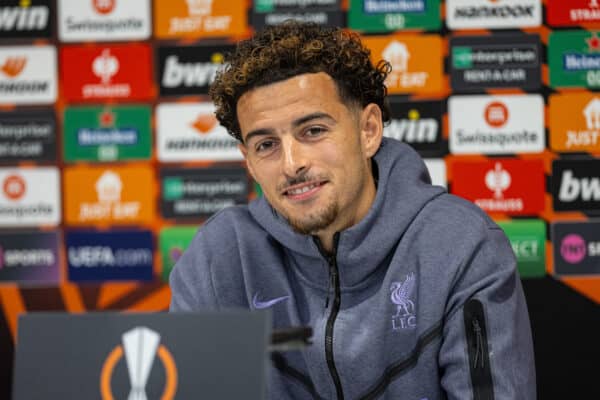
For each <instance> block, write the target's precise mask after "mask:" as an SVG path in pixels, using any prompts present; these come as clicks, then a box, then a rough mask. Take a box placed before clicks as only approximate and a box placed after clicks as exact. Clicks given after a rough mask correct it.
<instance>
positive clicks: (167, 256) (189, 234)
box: [158, 226, 198, 282]
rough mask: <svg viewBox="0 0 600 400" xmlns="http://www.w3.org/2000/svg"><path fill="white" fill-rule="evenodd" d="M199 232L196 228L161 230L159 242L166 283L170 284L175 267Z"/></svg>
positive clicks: (163, 277) (182, 227) (163, 275)
mask: <svg viewBox="0 0 600 400" xmlns="http://www.w3.org/2000/svg"><path fill="white" fill-rule="evenodd" d="M197 231H198V227H196V226H172V227H167V228H163V229H161V231H160V234H159V236H158V242H159V248H160V258H161V260H162V280H163V281H164V282H169V275H170V274H171V271H172V270H173V267H174V266H175V264H176V263H177V261H179V259H180V258H181V256H182V255H183V253H184V252H185V250H186V249H187V248H188V246H189V245H190V243H191V242H192V239H193V238H194V235H195V234H196V232H197Z"/></svg>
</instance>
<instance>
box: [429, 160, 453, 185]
mask: <svg viewBox="0 0 600 400" xmlns="http://www.w3.org/2000/svg"><path fill="white" fill-rule="evenodd" d="M423 161H424V162H425V166H426V167H427V171H429V176H430V177H431V184H432V185H437V186H443V187H447V185H448V182H447V179H446V163H445V162H444V159H442V158H424V159H423Z"/></svg>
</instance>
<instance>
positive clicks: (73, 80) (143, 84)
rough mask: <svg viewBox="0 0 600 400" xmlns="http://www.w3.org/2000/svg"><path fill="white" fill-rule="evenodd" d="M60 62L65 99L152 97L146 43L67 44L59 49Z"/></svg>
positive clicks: (150, 72) (150, 57) (89, 99)
mask: <svg viewBox="0 0 600 400" xmlns="http://www.w3.org/2000/svg"><path fill="white" fill-rule="evenodd" d="M60 61H61V66H62V70H61V72H62V74H61V82H62V85H63V94H64V96H65V98H66V99H67V100H68V101H97V100H109V99H114V100H148V99H151V98H152V97H153V92H152V64H153V63H152V50H151V48H150V46H148V45H146V44H140V43H137V44H128V45H110V46H68V47H63V48H62V49H61V52H60Z"/></svg>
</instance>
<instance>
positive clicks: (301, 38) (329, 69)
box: [209, 21, 391, 142]
mask: <svg viewBox="0 0 600 400" xmlns="http://www.w3.org/2000/svg"><path fill="white" fill-rule="evenodd" d="M370 53H371V52H370V50H369V49H367V48H366V47H365V46H364V45H363V44H362V43H361V41H360V38H359V37H358V35H357V34H356V33H352V32H348V31H344V30H342V29H341V28H326V27H321V26H318V25H317V24H314V23H301V22H296V21H286V22H284V23H283V24H281V25H277V26H272V27H268V28H266V29H265V30H263V31H262V32H260V33H258V34H257V35H255V36H254V37H252V38H250V39H248V40H244V41H241V42H239V43H238V44H237V46H236V48H235V50H234V51H233V52H231V53H229V54H227V55H226V57H225V60H224V61H225V65H224V68H223V69H222V70H220V71H219V72H218V73H217V75H216V77H215V80H214V82H213V84H212V85H211V87H210V91H209V94H210V96H211V97H212V100H213V102H214V103H215V106H216V116H217V119H218V120H219V122H220V123H221V125H223V126H224V127H225V128H226V129H227V131H228V132H229V134H230V135H232V136H233V137H235V138H236V139H238V140H239V141H240V142H243V140H242V135H241V131H240V126H239V123H238V118H237V102H238V100H239V99H240V97H241V96H242V95H243V94H244V93H246V92H247V91H249V90H251V89H253V88H255V87H259V86H265V85H268V84H271V83H275V82H279V81H283V80H286V79H288V78H291V77H294V76H296V75H300V74H304V73H317V72H325V73H327V74H329V76H331V78H333V80H334V82H335V83H336V86H337V91H338V94H339V95H340V99H341V100H342V101H343V102H344V103H345V104H347V105H360V106H362V107H364V106H366V105H367V104H369V103H375V104H377V105H378V106H379V108H380V109H381V111H382V114H383V117H382V119H383V122H387V121H388V120H389V118H390V112H389V107H388V104H387V100H386V95H387V88H386V87H385V84H384V81H385V78H386V77H387V75H388V74H389V72H390V71H391V66H390V64H389V63H388V62H387V61H384V60H381V61H379V63H378V64H377V65H376V66H374V65H373V63H371V60H370V59H369V55H370Z"/></svg>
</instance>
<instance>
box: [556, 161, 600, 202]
mask: <svg viewBox="0 0 600 400" xmlns="http://www.w3.org/2000/svg"><path fill="white" fill-rule="evenodd" d="M552 186H553V187H552V194H553V195H554V209H555V210H557V211H568V210H579V211H597V210H600V160H598V159H592V160H587V159H580V160H554V161H553V162H552Z"/></svg>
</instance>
